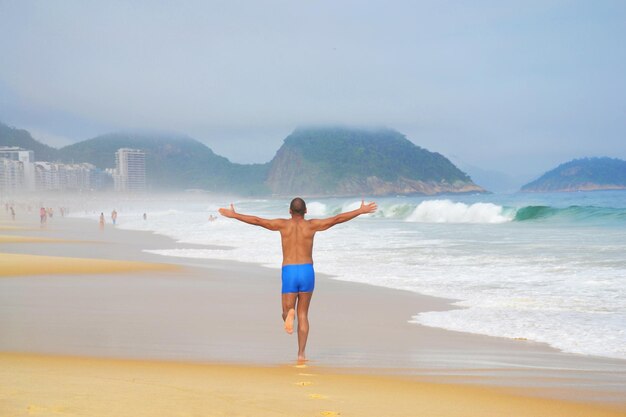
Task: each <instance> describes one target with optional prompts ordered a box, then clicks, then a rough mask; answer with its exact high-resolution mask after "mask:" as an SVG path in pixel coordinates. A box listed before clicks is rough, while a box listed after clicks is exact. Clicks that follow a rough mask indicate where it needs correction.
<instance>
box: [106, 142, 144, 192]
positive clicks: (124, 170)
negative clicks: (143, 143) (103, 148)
mask: <svg viewBox="0 0 626 417" xmlns="http://www.w3.org/2000/svg"><path fill="white" fill-rule="evenodd" d="M113 181H114V184H115V191H122V192H144V191H145V190H146V154H145V152H144V151H142V150H139V149H130V148H121V149H118V150H117V152H116V153H115V174H114V175H113Z"/></svg>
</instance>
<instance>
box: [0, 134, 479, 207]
mask: <svg viewBox="0 0 626 417" xmlns="http://www.w3.org/2000/svg"><path fill="white" fill-rule="evenodd" d="M0 145H3V146H19V147H23V148H26V149H30V150H33V151H34V152H35V159H36V160H44V158H45V160H49V161H60V162H65V163H79V162H80V163H82V162H87V163H90V164H93V165H95V166H96V167H97V168H99V169H103V170H104V169H106V168H112V167H114V166H115V152H116V151H117V149H119V148H124V147H128V148H135V149H141V150H143V151H144V152H145V155H146V156H145V158H146V159H145V163H146V182H147V184H148V188H149V189H153V190H180V189H192V188H193V189H203V190H207V191H212V192H223V193H232V194H241V195H293V194H299V195H305V196H313V195H314V196H354V195H358V196H361V195H376V196H381V195H398V194H401V195H402V194H426V195H434V194H441V193H469V192H472V193H473V192H485V190H484V189H483V188H481V187H479V186H478V185H476V184H474V182H472V180H471V178H470V177H469V176H468V175H467V174H465V173H464V172H463V171H461V170H460V169H458V168H457V167H456V166H455V165H454V164H453V163H452V162H450V161H449V160H448V159H447V158H445V157H444V156H442V155H441V154H438V153H434V152H430V151H428V150H426V149H423V148H420V147H419V146H416V145H415V144H413V143H412V142H411V141H409V140H408V139H407V138H406V137H405V136H404V135H402V134H401V133H398V132H396V131H394V130H391V129H386V128H381V129H361V128H348V127H314V128H313V127H312V128H298V129H296V130H295V131H294V132H293V133H292V134H291V135H289V136H288V137H287V138H286V139H285V141H284V143H283V145H282V146H281V148H280V149H279V150H278V152H277V153H276V156H275V157H274V158H273V159H272V160H271V161H270V162H268V163H265V164H237V163H233V162H231V161H229V160H228V159H226V158H224V157H222V156H219V155H217V154H215V153H214V152H213V151H212V150H211V149H210V148H208V147H207V146H206V145H204V144H202V143H200V142H199V141H197V140H195V139H192V138H190V137H188V136H185V135H171V134H151V135H147V134H135V133H132V134H131V133H114V134H107V135H102V136H98V137H95V138H93V139H89V140H85V141H82V142H78V143H75V144H73V145H69V146H66V147H63V148H61V149H55V148H51V147H49V146H47V145H44V144H42V143H40V142H38V141H36V140H35V139H33V138H32V136H31V135H30V133H28V132H27V131H25V130H20V129H14V128H11V127H8V126H6V125H2V124H0Z"/></svg>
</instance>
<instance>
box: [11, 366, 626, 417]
mask: <svg viewBox="0 0 626 417" xmlns="http://www.w3.org/2000/svg"><path fill="white" fill-rule="evenodd" d="M0 365H1V368H0V369H2V371H0V390H1V391H0V410H2V412H3V414H2V415H6V416H22V415H35V416H36V415H41V416H57V415H61V416H90V417H96V416H116V417H124V416H129V417H142V416H150V417H153V416H168V417H173V416H259V417H263V416H361V417H368V416H372V417H373V416H376V417H379V416H387V417H393V416H398V417H407V416H441V417H444V416H481V417H489V416H494V417H496V416H497V417H501V416H516V415H523V416H528V417H531V416H554V417H556V416H563V417H575V416H581V417H583V416H584V417H593V416H607V417H608V416H623V415H624V412H620V411H619V410H611V409H609V408H605V407H602V406H598V405H589V404H583V403H574V402H566V401H558V400H550V399H540V398H532V397H528V396H521V395H517V394H514V393H511V392H508V391H507V390H506V389H503V388H486V387H474V386H466V385H458V384H435V383H423V382H417V381H411V380H407V379H401V378H390V377H383V376H370V375H350V374H338V373H333V372H332V371H329V370H326V369H317V368H315V367H296V366H281V367H259V366H236V365H206V364H185V363H166V362H149V361H124V360H105V359H87V358H62V357H45V356H30V355H12V354H0Z"/></svg>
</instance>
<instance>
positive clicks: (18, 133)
mask: <svg viewBox="0 0 626 417" xmlns="http://www.w3.org/2000/svg"><path fill="white" fill-rule="evenodd" d="M0 146H17V147H20V148H24V149H29V150H31V151H33V153H34V154H35V158H36V159H37V160H40V161H55V160H57V159H58V158H59V150H58V149H55V148H52V147H50V146H48V145H44V144H43V143H41V142H39V141H37V140H35V139H33V137H32V136H31V134H30V132H28V131H27V130H24V129H15V128H13V127H9V126H7V125H5V124H3V123H0Z"/></svg>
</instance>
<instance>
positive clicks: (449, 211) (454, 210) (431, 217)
mask: <svg viewBox="0 0 626 417" xmlns="http://www.w3.org/2000/svg"><path fill="white" fill-rule="evenodd" d="M512 219H513V216H506V215H504V213H503V207H502V206H498V205H496V204H492V203H474V204H471V205H468V204H464V203H454V202H452V201H450V200H431V201H424V202H422V203H420V204H419V205H418V206H417V207H416V208H415V210H414V211H413V213H411V214H410V215H409V216H408V217H407V219H406V220H407V221H409V222H421V223H505V222H509V221H511V220H512Z"/></svg>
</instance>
